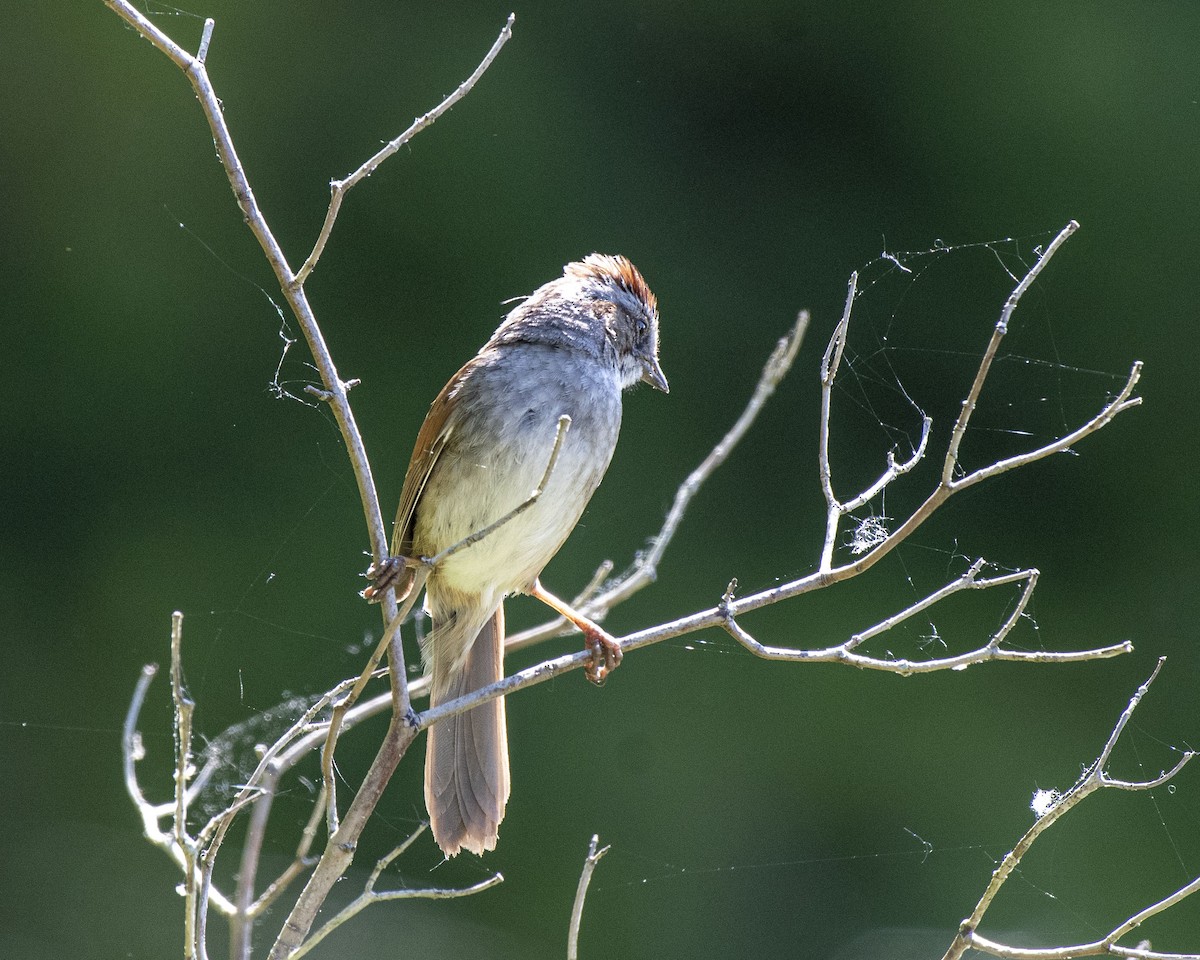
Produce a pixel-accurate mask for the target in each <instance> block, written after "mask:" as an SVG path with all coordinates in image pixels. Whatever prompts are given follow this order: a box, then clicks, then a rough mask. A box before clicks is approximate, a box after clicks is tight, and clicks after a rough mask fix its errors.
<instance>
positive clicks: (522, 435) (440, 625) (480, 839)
mask: <svg viewBox="0 0 1200 960" xmlns="http://www.w3.org/2000/svg"><path fill="white" fill-rule="evenodd" d="M639 380H640V381H645V382H646V383H649V384H651V385H652V386H654V387H657V388H658V389H659V390H662V391H663V392H664V393H666V392H667V378H666V377H665V376H664V375H663V372H662V368H661V367H660V366H659V364H658V307H657V303H656V301H655V298H654V294H653V293H651V292H650V288H649V287H648V286H647V285H646V281H645V280H643V279H642V275H641V274H640V273H638V271H637V268H636V267H634V265H633V264H632V263H630V262H629V261H628V260H626V259H625V258H624V257H610V256H604V255H601V254H595V253H594V254H592V255H591V256H589V257H586V258H584V259H583V260H582V261H580V262H578V263H569V264H567V266H566V267H565V268H564V269H563V275H562V277H560V278H558V279H556V280H552V281H550V282H549V283H547V284H545V285H544V286H542V287H539V288H538V289H537V290H535V291H534V292H533V293H532V294H530V296H529V297H528V298H527V299H525V300H524V301H523V302H522V303H521V304H520V305H519V306H517V307H516V308H515V309H514V310H513V311H512V312H511V313H510V314H509V315H508V317H507V318H506V319H505V321H504V322H503V323H502V324H501V325H500V327H499V328H498V329H497V330H496V332H495V333H494V334H492V338H491V339H490V340H489V341H488V342H487V343H486V344H484V346H483V349H482V350H480V351H479V353H478V354H477V355H476V356H475V358H474V359H473V360H471V361H470V362H469V363H467V365H466V366H464V367H463V368H462V369H461V370H459V371H458V373H456V374H455V375H454V376H453V377H451V378H450V382H449V383H447V384H446V386H445V387H443V388H442V392H441V393H439V394H438V395H437V398H436V399H435V400H434V401H433V405H432V406H431V407H430V410H429V414H428V415H427V416H426V417H425V423H424V424H423V425H422V426H421V430H420V432H419V433H418V434H417V442H416V447H415V449H414V450H413V454H412V459H411V461H410V462H409V465H408V473H407V474H406V475H405V478H404V488H403V491H402V492H401V495H400V509H399V512H398V513H397V514H396V526H395V529H394V532H393V539H392V557H391V558H389V560H388V561H387V562H386V563H385V564H383V565H382V566H381V567H380V568H379V569H377V570H372V571H370V572H369V573H368V576H371V577H372V578H373V579H374V581H375V582H374V585H373V586H372V587H370V588H369V589H368V590H367V591H366V594H367V595H368V596H371V595H377V594H378V593H379V591H380V590H382V589H383V588H384V587H386V586H394V587H395V588H396V590H397V593H398V595H399V596H400V597H405V596H407V594H408V593H409V592H411V590H412V589H413V586H414V578H415V568H416V567H417V566H418V565H420V564H422V563H427V562H428V561H429V560H430V559H431V558H434V557H436V556H437V555H438V554H439V553H440V552H442V551H445V550H447V549H448V548H451V547H453V546H454V545H455V544H460V543H461V542H462V541H463V540H466V539H468V538H470V537H471V536H472V535H473V534H477V533H478V532H480V531H482V530H485V529H486V528H487V527H488V526H489V525H491V524H494V523H495V522H496V521H497V520H499V519H501V518H503V517H506V516H508V517H509V519H508V520H507V521H506V522H504V523H503V524H501V525H500V526H498V527H496V528H495V529H492V530H491V531H490V532H488V533H487V535H486V536H483V537H481V538H479V539H477V540H475V541H474V542H471V543H469V544H468V545H466V546H462V547H461V548H460V549H457V550H455V551H454V552H452V553H449V554H448V555H447V556H446V557H444V558H443V559H441V560H439V561H438V562H436V563H435V564H434V565H432V566H431V567H430V568H429V570H428V578H427V579H426V581H425V608H426V610H427V611H428V612H429V615H430V617H431V618H432V621H433V628H432V630H431V632H430V634H429V636H428V637H426V639H425V641H424V643H423V644H422V649H421V655H422V659H423V660H424V663H425V670H426V673H428V674H429V675H430V677H431V680H432V685H431V690H430V703H431V705H433V706H436V705H438V704H439V703H444V702H446V701H448V700H454V699H456V698H458V697H462V696H465V695H466V694H469V693H471V692H472V691H474V690H478V689H479V688H481V687H484V686H487V685H488V684H491V683H494V682H495V681H497V680H499V679H501V677H503V676H504V670H503V661H504V607H503V604H504V598H505V597H506V596H507V595H508V594H510V593H525V594H530V595H532V596H534V597H537V598H538V599H539V600H542V601H543V602H545V603H546V604H547V605H549V606H550V607H552V608H553V609H554V610H556V611H557V612H558V613H559V614H561V615H562V616H563V617H565V618H566V619H568V620H570V621H571V622H572V623H574V624H575V625H576V626H577V627H578V628H579V629H580V630H581V631H582V632H583V634H584V637H585V642H586V644H587V646H588V648H589V649H590V650H591V651H592V661H591V663H590V664H589V666H588V670H587V675H588V679H590V680H592V681H593V682H596V683H601V682H603V680H604V678H605V677H606V676H607V674H608V673H609V672H610V671H611V670H612V669H613V668H614V667H615V666H616V665H617V664H618V663H619V662H620V659H621V650H620V647H619V646H617V644H616V641H615V640H613V638H612V637H610V636H609V635H608V634H607V633H605V632H604V631H603V630H602V629H601V628H600V627H598V626H597V625H596V624H594V623H592V622H591V621H589V620H588V619H587V618H586V617H584V616H582V615H581V614H579V613H578V612H577V611H575V610H573V609H571V607H570V606H569V605H568V604H566V603H564V602H563V601H561V600H559V599H558V598H556V597H554V596H553V595H552V594H550V593H548V592H547V591H546V590H545V589H543V587H542V585H541V584H540V583H539V582H538V576H539V574H540V573H541V572H542V568H543V567H544V566H545V565H546V564H547V563H548V562H549V561H550V558H551V557H553V556H554V555H555V553H557V552H558V549H559V547H561V546H562V544H563V541H565V540H566V539H567V536H568V535H569V534H570V533H571V530H572V529H574V527H575V524H576V523H577V522H578V521H579V518H580V516H581V515H582V514H583V510H584V507H586V506H587V503H588V501H589V500H590V499H591V496H592V493H593V492H595V489H596V487H597V485H598V484H599V483H600V479H601V478H602V477H603V476H604V471H605V470H606V469H608V463H609V460H611V459H612V455H613V449H614V448H615V447H616V443H617V433H618V431H619V430H620V427H621V392H622V390H624V389H625V388H626V387H630V386H633V384H635V383H637V382H638V381H639ZM564 417H569V418H570V420H569V422H565V421H563V419H562V418H564ZM564 431H565V432H564ZM555 452H557V459H554V460H553V464H552V466H551V461H552V456H553V454H554V453H555ZM548 466H549V467H550V469H549V472H548V473H547V469H548ZM543 478H545V481H546V482H545V487H544V489H543V490H542V491H541V494H540V496H539V497H538V498H537V500H536V501H535V502H533V503H531V504H530V505H529V506H528V507H527V508H526V509H524V510H523V511H521V512H520V513H516V514H513V511H514V510H515V508H517V507H519V506H520V505H521V504H522V503H524V502H525V501H526V500H528V499H529V498H530V495H531V493H532V492H533V491H534V489H535V488H537V487H538V486H539V484H540V483H541V482H542V480H543ZM508 793H509V772H508V735H507V732H506V729H505V721H504V699H503V698H499V699H496V700H492V701H490V702H488V703H485V704H483V705H481V706H478V707H475V708H474V709H472V710H469V711H467V712H466V713H461V714H459V715H458V716H455V717H450V718H448V719H445V720H441V721H439V722H437V723H435V724H434V725H433V726H432V727H431V728H430V730H429V744H428V747H427V753H426V758H425V804H426V807H427V808H428V810H429V819H430V824H431V826H432V828H433V836H434V839H435V840H436V841H437V844H438V846H439V847H441V849H442V852H443V853H445V854H446V856H448V857H452V856H454V855H455V854H457V853H458V852H459V851H460V850H470V851H471V852H472V853H482V852H483V851H484V850H492V849H494V848H495V846H496V835H497V831H498V828H499V825H500V820H501V819H502V818H503V816H504V805H505V803H506V802H507V800H508Z"/></svg>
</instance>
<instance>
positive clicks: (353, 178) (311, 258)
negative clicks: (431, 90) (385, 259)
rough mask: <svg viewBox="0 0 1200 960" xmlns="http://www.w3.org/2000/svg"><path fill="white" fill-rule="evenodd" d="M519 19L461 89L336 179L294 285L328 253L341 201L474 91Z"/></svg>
mask: <svg viewBox="0 0 1200 960" xmlns="http://www.w3.org/2000/svg"><path fill="white" fill-rule="evenodd" d="M516 18H517V15H516V14H515V13H510V14H509V15H508V22H507V23H505V24H504V28H503V29H502V30H501V31H500V35H499V36H498V37H496V42H495V43H493V44H492V49H490V50H489V51H488V52H487V55H486V56H485V57H484V58H483V60H481V61H480V63H479V66H477V67H476V68H475V71H474V72H473V73H472V74H471V75H470V76H469V77H467V79H466V80H464V81H463V82H462V83H460V84H459V85H458V88H457V89H456V90H455V91H454V92H453V93H451V94H450V95H449V96H448V97H446V99H445V100H443V101H442V102H441V103H439V104H438V105H437V106H436V107H434V108H433V109H432V110H430V111H429V112H428V113H426V114H425V115H424V116H420V117H417V119H416V120H414V121H413V122H412V126H410V127H409V128H408V129H407V130H405V131H404V132H403V133H402V134H400V136H398V137H396V139H395V140H392V141H391V142H390V143H388V144H387V145H386V146H385V147H383V149H381V150H380V151H379V152H378V153H376V154H375V155H374V156H373V157H371V159H370V160H368V161H367V162H366V163H364V164H363V165H362V166H360V167H359V168H358V169H357V170H355V171H354V172H353V173H352V174H350V176H348V177H346V179H345V180H334V181H332V182H331V183H330V184H329V187H330V190H331V193H332V196H331V197H330V200H329V210H328V211H327V212H326V214H325V222H324V223H323V224H322V225H321V233H320V235H319V236H318V237H317V242H316V244H315V245H314V246H313V249H312V253H310V254H309V255H308V259H307V260H305V261H304V264H303V266H301V267H300V270H299V272H297V274H296V280H295V283H296V284H297V285H299V284H302V283H304V281H305V280H307V279H308V275H309V274H310V273H312V271H313V268H314V267H316V265H317V261H318V260H320V259H321V253H322V252H323V251H324V250H325V244H326V242H328V240H329V234H330V233H331V232H332V231H333V224H334V221H335V220H337V215H338V211H339V210H340V209H341V207H342V200H343V199H344V198H345V196H346V193H347V192H348V191H349V190H350V188H351V187H353V186H354V185H355V184H357V183H358V182H359V181H360V180H363V179H364V178H366V177H369V176H370V175H371V174H372V173H374V172H375V170H376V169H377V168H378V167H379V165H380V164H381V163H383V161H384V160H386V159H387V158H388V157H390V156H392V154H394V153H395V152H396V151H397V150H399V149H400V148H401V147H403V146H404V145H405V144H406V143H408V142H409V141H410V140H411V139H412V138H413V137H415V136H416V135H417V134H418V133H420V132H421V131H422V130H424V129H425V128H426V127H429V126H431V125H432V124H433V123H434V121H435V120H437V119H438V117H440V116H441V115H442V114H443V113H446V112H447V111H448V110H449V109H450V108H451V107H453V106H454V105H455V104H456V103H458V101H459V100H461V99H462V98H463V97H465V96H466V95H467V94H468V93H470V92H471V88H472V87H474V86H475V84H476V83H478V82H479V78H480V77H482V76H483V74H484V72H485V71H486V70H487V68H488V67H490V66H491V65H492V61H493V60H495V59H496V57H497V56H498V55H499V53H500V50H501V48H502V47H503V46H504V45H505V44H506V43H508V41H509V40H510V39H511V38H512V27H513V22H514V21H515V20H516Z"/></svg>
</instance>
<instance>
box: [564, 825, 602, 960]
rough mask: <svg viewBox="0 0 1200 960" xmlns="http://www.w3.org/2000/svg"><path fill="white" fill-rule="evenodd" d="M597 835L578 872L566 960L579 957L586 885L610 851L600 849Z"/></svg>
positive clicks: (590, 844)
mask: <svg viewBox="0 0 1200 960" xmlns="http://www.w3.org/2000/svg"><path fill="white" fill-rule="evenodd" d="M599 843H600V836H599V834H592V840H591V842H590V843H589V844H588V855H587V858H586V859H585V860H584V861H583V869H582V870H581V871H580V872H579V886H578V887H577V888H576V889H575V903H574V905H573V906H572V907H571V925H570V927H569V929H568V930H567V960H578V957H579V924H580V922H581V921H582V920H583V902H584V900H586V899H587V891H588V885H589V884H590V883H591V882H592V874H593V873H595V872H596V864H598V863H599V862H600V858H601V857H603V856H604V855H605V854H606V853H608V851H609V850H610V849H611V848H610V847H607V846H605V847H600V848H599V849H597V844H599Z"/></svg>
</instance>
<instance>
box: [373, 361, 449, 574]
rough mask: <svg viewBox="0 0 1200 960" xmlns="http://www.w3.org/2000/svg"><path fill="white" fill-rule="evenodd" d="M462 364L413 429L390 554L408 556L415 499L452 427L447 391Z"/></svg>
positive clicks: (431, 471)
mask: <svg viewBox="0 0 1200 960" xmlns="http://www.w3.org/2000/svg"><path fill="white" fill-rule="evenodd" d="M466 369H467V368H466V367H465V366H464V367H463V368H462V369H461V370H459V371H458V373H456V374H455V375H454V376H453V377H451V378H450V381H449V382H448V383H447V384H446V385H445V386H444V387H442V392H441V393H439V394H438V395H437V397H436V398H434V401H433V403H432V404H431V405H430V407H429V413H427V414H426V415H425V422H424V423H423V424H421V429H420V430H419V431H418V432H417V442H416V443H415V444H414V445H413V455H412V459H411V460H410V461H409V463H408V472H407V473H406V474H405V475H404V486H403V488H402V489H401V491H400V507H399V509H398V510H397V511H396V525H395V526H394V527H393V528H392V556H393V557H411V556H412V548H413V528H414V527H415V526H416V518H417V503H418V502H419V501H420V499H421V493H422V491H424V489H425V484H426V483H428V482H429V477H430V474H432V473H433V468H434V466H435V465H436V464H437V459H438V456H439V455H440V454H441V452H442V450H443V449H444V448H445V446H446V441H447V439H449V437H450V431H451V430H452V429H453V426H454V424H453V422H452V421H451V420H450V412H451V409H452V406H453V405H452V404H450V403H449V402H448V401H447V398H448V397H449V396H450V394H451V393H452V392H453V391H454V390H455V389H456V388H457V387H458V385H459V383H460V382H461V381H462V377H463V374H464V372H465V371H466Z"/></svg>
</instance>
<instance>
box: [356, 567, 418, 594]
mask: <svg viewBox="0 0 1200 960" xmlns="http://www.w3.org/2000/svg"><path fill="white" fill-rule="evenodd" d="M408 567H409V560H408V558H407V557H384V558H383V560H381V561H380V562H379V563H372V564H371V565H370V566H369V567H367V572H366V573H364V574H363V576H364V577H366V578H367V579H368V580H370V581H371V583H370V585H369V586H368V587H367V588H366V589H365V590H362V591H361V592H360V593H359V596H360V597H362V598H363V599H364V600H366V601H367V602H368V603H378V602H379V601H380V599H381V598H382V596H383V592H384V591H385V590H387V588H388V587H394V588H396V592H397V593H399V592H401V590H402V584H403V581H404V579H405V576H404V575H405V572H406V571H407V570H408Z"/></svg>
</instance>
